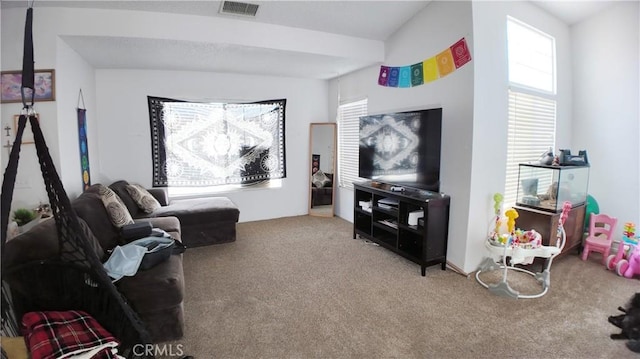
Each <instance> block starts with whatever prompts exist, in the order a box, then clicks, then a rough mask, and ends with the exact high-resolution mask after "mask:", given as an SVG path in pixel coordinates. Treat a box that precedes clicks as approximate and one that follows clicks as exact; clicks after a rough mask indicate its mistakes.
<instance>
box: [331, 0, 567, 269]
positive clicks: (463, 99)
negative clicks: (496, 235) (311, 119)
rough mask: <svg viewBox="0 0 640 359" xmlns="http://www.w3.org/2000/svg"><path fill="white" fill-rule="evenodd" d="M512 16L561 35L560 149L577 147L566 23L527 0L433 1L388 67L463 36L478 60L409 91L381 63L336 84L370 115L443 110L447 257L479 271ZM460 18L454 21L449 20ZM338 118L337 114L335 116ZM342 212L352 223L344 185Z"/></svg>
mask: <svg viewBox="0 0 640 359" xmlns="http://www.w3.org/2000/svg"><path fill="white" fill-rule="evenodd" d="M507 15H512V16H514V17H516V18H518V19H520V20H522V21H525V22H527V23H529V24H531V25H533V26H536V27H538V28H539V29H541V30H542V31H545V32H547V33H549V34H551V35H552V36H554V37H555V38H556V44H557V58H558V62H557V68H558V110H557V111H558V127H557V133H556V138H557V143H558V146H559V148H564V147H568V148H571V147H572V143H571V118H572V92H571V56H570V53H571V50H570V39H569V28H568V26H567V25H565V24H563V23H562V22H560V21H558V20H557V19H555V18H553V17H551V16H550V15H548V14H547V13H546V12H544V11H542V10H540V9H539V8H537V7H535V6H533V5H531V4H529V3H527V2H473V3H471V2H432V3H431V4H429V6H427V8H426V9H425V10H424V11H423V12H421V13H419V14H417V15H416V16H415V17H414V18H413V19H412V20H411V21H410V22H409V23H407V24H406V25H405V26H404V27H403V28H402V29H401V30H400V31H398V32H397V33H396V34H395V35H394V36H393V37H392V38H390V39H389V40H388V41H387V43H386V48H387V58H386V60H385V64H388V65H390V66H394V65H404V64H411V63H415V62H418V61H421V60H423V59H426V58H428V57H430V56H432V55H434V54H437V53H438V52H439V51H441V50H442V49H444V48H445V47H446V46H449V45H451V44H453V43H454V42H455V41H457V40H458V39H459V38H461V37H465V38H466V39H467V43H468V44H469V48H470V50H471V54H472V57H473V60H472V62H471V63H469V64H467V65H465V66H464V67H462V68H461V69H458V70H457V71H455V72H454V73H453V74H451V75H449V76H447V77H445V78H443V79H439V80H437V81H435V82H433V83H429V84H425V85H422V86H420V87H415V88H410V89H398V88H385V87H381V86H378V85H377V75H378V70H379V68H378V67H374V68H369V69H366V70H362V71H359V72H357V73H353V74H349V75H347V76H343V77H342V78H341V79H340V80H339V81H333V82H332V84H331V87H330V88H331V91H332V94H331V95H330V96H329V98H330V109H332V111H335V110H334V109H335V108H336V105H337V92H338V87H339V91H340V97H341V98H342V99H357V98H362V97H368V99H369V101H368V103H369V113H378V112H383V111H388V110H405V109H414V108H417V107H422V108H428V107H436V106H441V107H442V108H443V133H442V139H443V145H442V164H441V169H442V172H441V182H442V186H441V190H442V191H443V192H445V193H447V194H449V195H450V196H451V214H450V215H451V218H450V226H449V246H448V251H447V259H448V261H449V262H450V263H451V264H453V265H455V266H457V267H458V268H460V269H462V270H463V271H464V272H471V271H474V270H475V269H476V268H477V266H478V264H479V263H480V261H481V260H482V258H483V257H484V255H485V251H484V248H483V243H484V239H485V235H486V231H487V228H488V223H489V221H490V220H491V218H492V214H493V209H492V206H493V201H492V197H493V194H494V193H496V192H502V191H504V180H505V178H504V177H505V160H506V143H504V142H503V141H500V139H501V138H505V137H506V131H507V57H506V16H507ZM452 19H455V21H452ZM334 117H335V115H334ZM337 205H338V207H337V213H338V215H339V216H341V217H343V218H346V219H348V220H350V221H352V220H353V193H352V191H349V190H345V189H342V188H341V189H340V191H339V197H338V201H337Z"/></svg>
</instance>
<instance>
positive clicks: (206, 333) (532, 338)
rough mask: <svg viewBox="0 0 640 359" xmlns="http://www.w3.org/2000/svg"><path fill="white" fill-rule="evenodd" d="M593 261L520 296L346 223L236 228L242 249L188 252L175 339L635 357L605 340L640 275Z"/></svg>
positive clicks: (394, 352) (316, 352) (279, 346)
mask: <svg viewBox="0 0 640 359" xmlns="http://www.w3.org/2000/svg"><path fill="white" fill-rule="evenodd" d="M450 240H455V239H451V238H450ZM596 258H597V255H594V256H591V258H590V260H589V261H586V262H583V261H581V260H580V259H579V258H578V256H577V255H569V256H565V257H562V258H559V259H557V260H556V261H555V262H554V263H553V266H552V268H551V289H550V291H549V293H548V294H546V295H545V296H544V297H542V298H539V299H519V300H513V299H508V298H503V297H498V296H494V295H492V294H491V293H489V291H488V290H487V289H485V288H483V287H482V286H480V285H479V284H478V283H477V282H476V280H475V277H474V276H470V277H469V278H467V277H465V276H462V275H460V274H457V273H455V272H454V271H452V270H446V271H442V270H440V267H439V266H433V267H430V268H428V269H427V275H426V277H422V276H420V267H419V266H418V265H417V264H415V263H412V262H409V261H407V260H405V259H404V258H402V257H400V256H398V255H395V254H393V253H392V252H390V251H387V250H385V249H383V248H381V247H378V246H375V245H372V244H367V243H365V242H364V241H362V240H360V239H356V240H354V239H352V227H351V223H349V222H347V221H344V220H342V219H340V218H314V217H308V216H300V217H290V218H281V219H275V220H268V221H258V222H248V223H240V224H238V235H237V241H236V242H233V243H228V244H223V245H217V246H208V247H199V248H194V249H189V250H187V252H186V253H185V254H184V272H185V277H186V298H185V302H184V308H185V317H186V318H185V320H186V334H185V337H184V338H183V339H182V340H180V341H177V342H175V343H174V344H176V343H178V344H182V348H183V349H184V351H185V352H186V354H189V355H193V356H195V357H196V358H456V359H458V358H638V357H639V355H638V354H634V353H632V352H631V351H629V350H628V349H627V348H626V347H625V345H624V344H625V341H614V340H611V339H609V334H611V333H614V332H618V331H619V330H618V329H617V328H616V327H614V326H613V325H611V324H609V323H608V322H607V317H608V316H609V315H614V314H619V312H618V311H617V307H618V306H621V305H624V304H625V303H626V302H627V301H628V300H629V299H630V298H631V296H632V295H633V294H634V293H635V292H637V291H640V280H637V279H626V278H623V277H619V276H617V275H616V274H615V273H613V272H611V271H607V270H606V269H605V268H604V266H603V265H601V264H600V263H599V262H598V261H597V259H596ZM592 259H593V260H592ZM483 276H484V274H483ZM483 278H485V279H486V280H490V279H491V278H493V279H495V280H499V279H500V275H497V274H495V273H494V274H491V273H489V274H487V275H486V277H483ZM509 279H510V280H511V281H512V283H513V285H514V287H516V288H517V289H521V290H523V291H526V290H527V288H534V289H535V288H537V287H536V285H537V283H535V282H531V281H533V280H534V279H533V278H532V277H531V276H527V275H522V276H518V273H517V272H514V273H513V274H511V273H510V274H509Z"/></svg>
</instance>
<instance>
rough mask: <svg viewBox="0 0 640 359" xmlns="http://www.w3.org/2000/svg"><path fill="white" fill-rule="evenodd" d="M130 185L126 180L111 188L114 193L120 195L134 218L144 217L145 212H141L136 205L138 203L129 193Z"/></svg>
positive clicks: (117, 182)
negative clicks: (128, 187)
mask: <svg viewBox="0 0 640 359" xmlns="http://www.w3.org/2000/svg"><path fill="white" fill-rule="evenodd" d="M128 185H129V182H127V181H125V180H120V181H115V182H113V183H112V184H110V185H109V188H111V189H112V190H113V192H115V193H116V194H117V195H118V197H120V199H121V200H122V202H123V203H124V205H125V206H127V209H128V210H129V213H131V216H132V217H133V218H137V217H140V216H144V212H142V211H141V210H140V207H138V204H137V203H136V201H134V200H133V198H131V195H130V194H129V192H128V191H127V186H128Z"/></svg>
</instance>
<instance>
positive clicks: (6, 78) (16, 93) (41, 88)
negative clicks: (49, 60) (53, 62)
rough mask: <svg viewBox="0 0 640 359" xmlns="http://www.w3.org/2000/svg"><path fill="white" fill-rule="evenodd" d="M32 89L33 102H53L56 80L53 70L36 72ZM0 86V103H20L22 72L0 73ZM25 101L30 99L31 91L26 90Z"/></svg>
mask: <svg viewBox="0 0 640 359" xmlns="http://www.w3.org/2000/svg"><path fill="white" fill-rule="evenodd" d="M33 79H34V83H33V87H34V89H35V96H34V101H36V102H38V101H55V99H56V78H55V70H53V69H47V70H36V71H35V74H34V78H33ZM0 85H1V86H2V94H1V96H0V102H2V103H7V102H22V93H21V92H20V89H21V88H22V71H2V73H0ZM25 94H26V95H27V99H30V98H31V89H26V91H25Z"/></svg>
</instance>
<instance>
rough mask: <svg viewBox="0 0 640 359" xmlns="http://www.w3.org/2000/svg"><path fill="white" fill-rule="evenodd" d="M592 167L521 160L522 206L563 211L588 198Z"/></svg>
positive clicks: (520, 189) (519, 183) (520, 197)
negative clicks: (551, 164) (550, 164)
mask: <svg viewBox="0 0 640 359" xmlns="http://www.w3.org/2000/svg"><path fill="white" fill-rule="evenodd" d="M588 185H589V166H547V165H537V164H526V163H521V164H520V165H519V170H518V195H517V199H516V204H517V205H518V206H523V207H530V208H535V209H539V210H543V211H547V212H556V213H559V212H562V204H563V203H564V202H565V201H569V202H570V203H571V208H574V207H577V206H580V205H582V204H584V203H586V201H587V188H588Z"/></svg>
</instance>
